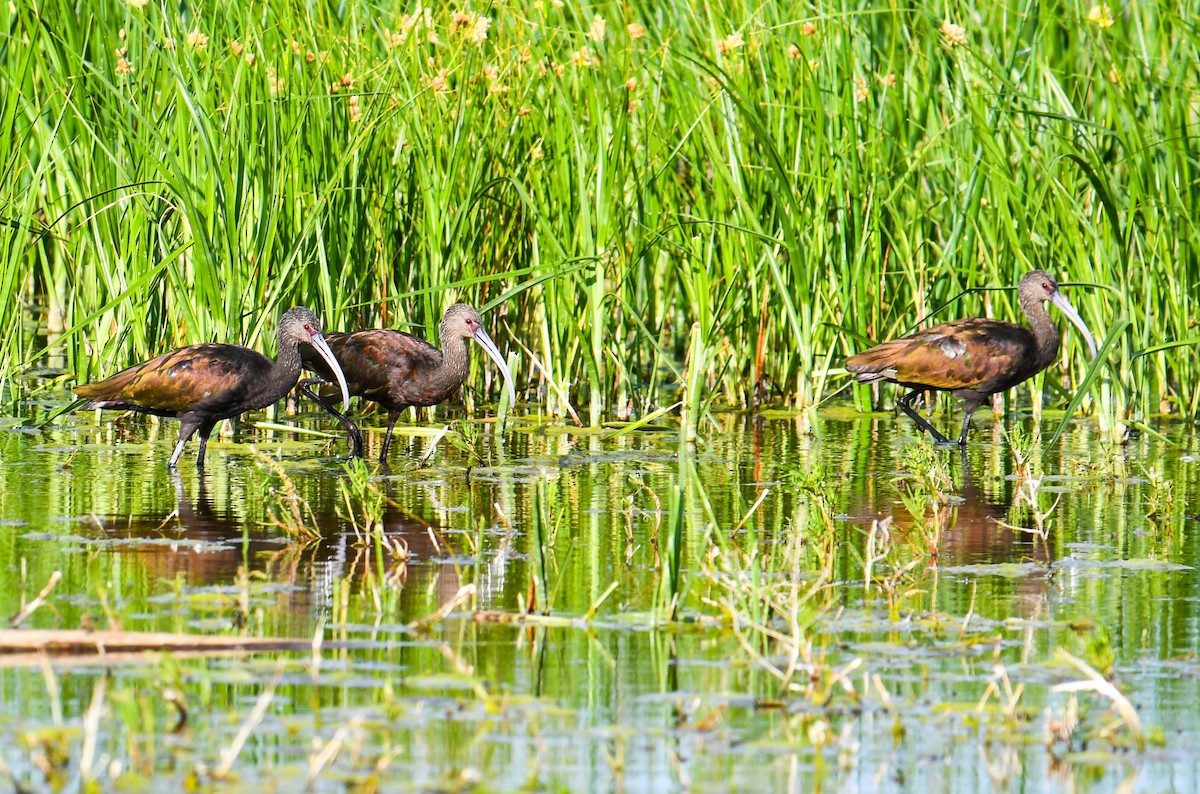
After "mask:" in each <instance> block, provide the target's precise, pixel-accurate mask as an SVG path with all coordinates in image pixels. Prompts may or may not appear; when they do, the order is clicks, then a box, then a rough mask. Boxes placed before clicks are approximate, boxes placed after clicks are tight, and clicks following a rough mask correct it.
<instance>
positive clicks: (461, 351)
mask: <svg viewBox="0 0 1200 794" xmlns="http://www.w3.org/2000/svg"><path fill="white" fill-rule="evenodd" d="M469 362H470V353H469V351H468V350H467V340H466V339H464V338H463V337H462V336H460V335H458V334H450V335H443V336H442V366H441V370H442V372H443V373H445V374H444V377H445V378H446V380H447V381H449V382H453V383H462V382H463V381H464V380H466V379H467V365H468V364H469Z"/></svg>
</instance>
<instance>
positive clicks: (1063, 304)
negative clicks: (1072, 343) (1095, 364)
mask: <svg viewBox="0 0 1200 794" xmlns="http://www.w3.org/2000/svg"><path fill="white" fill-rule="evenodd" d="M1050 302H1051V303H1053V304H1054V305H1055V306H1057V307H1058V310H1059V311H1061V312H1062V313H1063V314H1065V315H1066V316H1067V319H1068V320H1070V321H1071V322H1072V324H1074V326H1075V327H1076V328H1078V329H1079V333H1081V334H1083V341H1084V342H1085V343H1086V344H1087V346H1088V352H1089V353H1091V354H1092V358H1095V357H1096V340H1095V339H1093V338H1092V332H1091V331H1089V330H1088V327H1087V326H1086V325H1085V324H1084V322H1083V318H1082V317H1080V316H1079V312H1077V311H1075V307H1074V306H1072V305H1071V302H1070V301H1069V300H1067V298H1066V296H1065V295H1063V294H1062V293H1061V292H1055V293H1054V294H1053V295H1051V296H1050Z"/></svg>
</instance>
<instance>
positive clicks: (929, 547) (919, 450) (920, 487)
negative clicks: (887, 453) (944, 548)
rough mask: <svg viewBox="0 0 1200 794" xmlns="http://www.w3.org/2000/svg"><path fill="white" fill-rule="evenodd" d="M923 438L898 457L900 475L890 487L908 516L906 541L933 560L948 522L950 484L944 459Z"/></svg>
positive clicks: (951, 488)
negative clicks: (910, 521) (907, 536)
mask: <svg viewBox="0 0 1200 794" xmlns="http://www.w3.org/2000/svg"><path fill="white" fill-rule="evenodd" d="M948 454H953V453H949V452H947V451H944V450H940V449H938V448H937V447H936V446H935V445H934V444H933V442H932V441H930V440H928V439H927V438H925V437H924V436H922V437H921V438H920V439H918V440H917V443H916V444H914V445H912V446H910V447H908V448H906V449H905V451H904V453H903V454H902V455H901V457H900V466H899V468H900V472H901V473H900V475H899V476H898V477H897V478H896V479H895V480H894V485H895V487H896V490H897V492H898V494H899V496H900V501H901V502H903V503H904V508H905V510H907V511H908V513H909V515H910V516H912V521H913V523H912V528H911V530H910V532H909V540H910V542H911V543H913V544H914V545H915V546H916V547H917V548H918V549H920V550H921V551H922V553H926V554H929V555H931V556H933V557H937V554H938V548H939V547H940V545H941V539H942V530H943V529H944V528H945V524H946V522H947V521H948V519H949V512H950V511H949V510H948V509H947V508H948V507H949V506H950V492H951V491H952V490H953V488H954V482H953V480H952V479H951V477H950V466H949V463H948V460H947V455H948Z"/></svg>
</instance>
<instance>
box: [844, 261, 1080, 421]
mask: <svg viewBox="0 0 1200 794" xmlns="http://www.w3.org/2000/svg"><path fill="white" fill-rule="evenodd" d="M1017 295H1018V299H1019V301H1020V304H1021V309H1022V310H1023V311H1024V312H1025V317H1026V318H1027V319H1028V320H1029V327H1028V328H1027V327H1025V326H1023V325H1017V324H1015V323H1006V322H1001V321H999V320H990V319H988V318H986V317H972V318H969V319H965V320H954V321H952V322H948V323H942V324H941V325H937V326H934V327H933V328H926V329H925V330H922V331H917V332H916V333H914V334H911V335H909V336H906V337H904V338H902V339H893V340H892V341H890V342H884V343H883V344H881V345H876V346H875V347H873V348H871V349H870V350H865V351H863V352H862V353H858V354H856V355H853V356H851V357H850V358H848V359H846V369H847V370H849V371H850V372H852V373H853V374H854V377H855V379H856V380H859V381H861V382H864V383H871V382H874V381H879V380H888V381H891V382H893V383H898V384H900V385H901V386H907V387H908V388H909V389H911V390H912V391H910V392H909V393H908V394H906V395H904V396H903V397H901V398H900V399H899V400H897V401H896V402H897V404H898V405H899V406H900V410H902V411H904V413H906V414H908V415H909V417H911V418H912V420H913V421H914V422H916V423H917V425H918V426H919V427H920V428H921V429H922V430H927V431H929V433H930V435H932V436H933V437H934V439H935V440H937V441H938V442H939V443H946V442H947V439H946V437H945V436H943V435H942V434H941V433H939V432H938V431H937V430H935V429H934V428H933V426H932V425H931V424H929V422H927V421H925V419H924V418H922V417H921V415H920V414H918V413H917V412H916V411H915V410H914V409H913V407H912V401H913V399H914V398H916V396H917V395H918V394H920V393H921V392H924V391H930V390H933V391H949V392H954V395H955V396H956V397H958V398H959V399H960V400H962V401H963V407H964V409H965V412H966V416H965V418H964V419H963V426H962V432H961V433H960V434H959V436H958V443H959V444H960V445H961V444H965V443H966V442H967V432H968V431H969V430H970V428H971V415H972V414H973V413H974V412H975V409H976V408H978V407H979V406H980V405H981V404H982V403H983V401H984V400H986V399H987V398H989V397H991V396H992V395H993V394H998V393H999V392H1002V391H1005V390H1007V389H1011V388H1012V387H1013V386H1016V385H1017V384H1018V383H1021V382H1022V381H1024V380H1027V379H1028V378H1031V377H1033V376H1034V375H1036V374H1037V373H1039V372H1041V371H1042V370H1044V369H1045V368H1046V367H1048V366H1050V364H1051V363H1053V361H1054V359H1055V358H1056V357H1057V356H1058V343H1059V335H1058V327H1057V326H1056V325H1055V324H1054V321H1053V320H1052V319H1051V318H1050V314H1049V313H1048V312H1047V311H1046V302H1047V301H1050V302H1052V303H1053V304H1054V305H1055V306H1057V307H1058V308H1059V309H1060V310H1061V311H1062V313H1063V314H1065V315H1066V317H1067V319H1068V320H1070V321H1071V322H1072V323H1074V324H1075V326H1076V327H1077V328H1079V331H1080V332H1081V333H1082V334H1083V337H1084V340H1085V341H1086V342H1087V346H1088V350H1089V351H1091V355H1092V356H1093V357H1095V355H1096V343H1095V341H1093V339H1092V334H1091V331H1089V330H1088V328H1087V326H1086V325H1085V324H1084V322H1083V320H1082V319H1080V317H1079V314H1078V313H1077V312H1076V311H1075V308H1074V307H1073V306H1071V304H1070V302H1069V301H1068V300H1067V299H1066V298H1065V297H1063V295H1062V293H1060V292H1059V291H1058V284H1057V283H1056V282H1055V281H1054V278H1053V277H1051V276H1050V274H1049V273H1046V272H1045V271H1044V270H1033V271H1030V272H1029V273H1026V274H1025V276H1024V277H1023V278H1022V279H1021V282H1020V283H1019V284H1018V285H1017Z"/></svg>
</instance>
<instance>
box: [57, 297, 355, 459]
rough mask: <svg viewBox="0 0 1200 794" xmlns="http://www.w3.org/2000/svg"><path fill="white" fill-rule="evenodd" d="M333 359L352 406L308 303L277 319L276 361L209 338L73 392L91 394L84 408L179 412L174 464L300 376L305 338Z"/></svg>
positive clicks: (263, 405)
mask: <svg viewBox="0 0 1200 794" xmlns="http://www.w3.org/2000/svg"><path fill="white" fill-rule="evenodd" d="M301 342H306V343H308V345H309V346H310V348H311V349H313V350H315V351H316V352H317V353H319V354H320V356H321V357H322V358H324V359H325V360H326V361H328V362H329V370H328V371H329V375H330V377H331V378H336V379H337V382H338V384H339V385H340V386H341V388H342V399H343V404H344V405H345V407H346V408H349V407H350V393H349V390H348V389H347V387H346V378H345V376H344V375H343V374H342V370H341V369H340V368H339V367H338V364H337V360H336V359H335V358H334V357H333V353H332V352H331V351H330V350H329V345H327V344H326V343H325V340H324V338H322V336H321V321H320V320H318V319H317V316H316V315H315V314H313V313H312V312H311V311H309V310H308V309H306V308H304V307H303V306H296V307H295V308H292V309H289V310H288V311H287V312H286V313H285V314H284V315H283V316H282V317H281V318H279V357H278V359H277V360H275V361H272V360H271V359H269V358H267V357H266V356H264V355H263V354H262V353H259V352H257V351H255V350H251V349H250V348H247V347H241V346H239V345H223V344H216V343H210V344H203V345H190V346H189V347H181V348H179V349H178V350H172V351H171V352H170V353H164V354H163V355H161V356H159V357H158V358H155V359H151V360H150V361H147V362H146V363H144V364H138V365H137V366H134V367H130V368H129V369H126V370H122V371H121V372H118V373H117V374H116V375H113V376H112V377H110V378H106V379H105V380H102V381H100V382H99V383H88V384H84V385H80V386H76V387H75V393H76V394H78V395H79V396H80V397H86V398H87V399H89V400H91V402H89V403H88V404H87V405H86V406H84V407H85V408H117V409H120V410H123V411H137V412H139V413H145V414H154V415H155V416H175V417H178V418H179V443H178V444H176V445H175V452H174V454H173V455H171V460H170V461H169V462H168V463H167V466H168V467H170V468H172V469H173V468H175V463H176V462H177V461H178V460H179V456H180V454H182V453H183V445H184V444H185V443H187V440H188V439H189V438H191V437H192V434H193V433H195V432H196V431H197V430H199V431H200V451H199V452H198V453H197V454H196V465H197V466H203V465H204V450H205V448H206V447H207V446H208V437H209V435H210V434H211V433H212V430H213V427H215V426H216V424H217V422H220V421H221V420H222V419H229V418H231V417H234V416H238V415H239V414H243V413H245V412H246V411H253V410H255V409H256V408H266V407H267V406H268V405H272V404H274V403H276V402H278V401H279V400H280V399H281V398H282V397H284V396H285V395H286V394H287V393H288V392H290V391H291V390H292V388H293V387H294V386H295V385H296V381H297V380H299V379H300V343H301Z"/></svg>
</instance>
